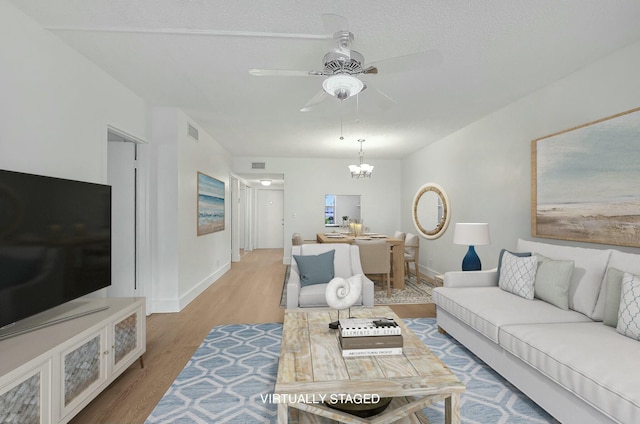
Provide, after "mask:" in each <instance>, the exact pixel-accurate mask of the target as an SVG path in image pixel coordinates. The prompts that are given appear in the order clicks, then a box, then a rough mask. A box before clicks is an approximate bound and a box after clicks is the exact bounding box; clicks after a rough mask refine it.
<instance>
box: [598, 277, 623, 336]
mask: <svg viewBox="0 0 640 424" xmlns="http://www.w3.org/2000/svg"><path fill="white" fill-rule="evenodd" d="M622 277H624V271H620V270H619V269H617V268H613V267H612V268H607V275H606V276H605V277H604V278H605V279H604V285H605V288H604V289H605V292H604V318H603V320H602V323H603V324H604V325H608V326H609V327H617V326H618V311H619V310H620V296H621V293H622Z"/></svg>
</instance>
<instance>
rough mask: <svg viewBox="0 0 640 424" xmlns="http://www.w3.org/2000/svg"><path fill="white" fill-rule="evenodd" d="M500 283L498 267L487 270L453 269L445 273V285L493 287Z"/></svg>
mask: <svg viewBox="0 0 640 424" xmlns="http://www.w3.org/2000/svg"><path fill="white" fill-rule="evenodd" d="M497 285H498V268H493V269H488V270H486V271H451V272H446V273H445V274H444V283H443V286H444V287H492V286H497Z"/></svg>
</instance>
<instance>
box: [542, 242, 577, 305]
mask: <svg viewBox="0 0 640 424" xmlns="http://www.w3.org/2000/svg"><path fill="white" fill-rule="evenodd" d="M536 257H537V258H538V270H537V271H536V281H535V284H534V289H535V297H537V298H538V299H540V300H544V301H545V302H548V303H551V304H552V305H554V306H557V307H558V308H561V309H565V310H566V309H569V285H570V284H571V274H573V267H574V262H573V261H554V260H551V259H549V258H547V257H546V256H543V255H541V254H539V253H536Z"/></svg>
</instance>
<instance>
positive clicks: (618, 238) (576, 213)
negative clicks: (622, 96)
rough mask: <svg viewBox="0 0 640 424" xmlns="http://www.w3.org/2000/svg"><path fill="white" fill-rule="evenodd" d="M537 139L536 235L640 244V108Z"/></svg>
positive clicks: (534, 147) (534, 145)
mask: <svg viewBox="0 0 640 424" xmlns="http://www.w3.org/2000/svg"><path fill="white" fill-rule="evenodd" d="M531 144H532V145H531V157H532V166H531V169H532V174H533V175H532V179H531V181H532V190H531V191H532V210H531V233H532V235H533V236H535V237H544V238H555V239H562V240H575V241H582V242H589V243H604V244H612V245H618V246H635V247H640V108H636V109H633V110H630V111H627V112H623V113H620V114H617V115H614V116H609V117H607V118H603V119H600V120H598V121H595V122H590V123H588V124H584V125H581V126H579V127H576V128H571V129H568V130H565V131H561V132H559V133H556V134H551V135H548V136H546V137H542V138H539V139H536V140H533V141H532V143H531Z"/></svg>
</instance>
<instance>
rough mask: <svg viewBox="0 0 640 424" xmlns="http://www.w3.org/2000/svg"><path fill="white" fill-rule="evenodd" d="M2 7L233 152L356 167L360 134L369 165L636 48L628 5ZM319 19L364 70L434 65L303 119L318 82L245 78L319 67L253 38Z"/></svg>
mask: <svg viewBox="0 0 640 424" xmlns="http://www.w3.org/2000/svg"><path fill="white" fill-rule="evenodd" d="M12 3H13V4H14V5H15V6H16V7H18V8H19V9H21V10H23V11H24V12H25V13H26V14H28V15H30V16H32V17H33V18H34V19H35V20H36V21H37V22H39V23H40V24H41V25H42V26H43V27H44V28H46V29H48V30H50V31H52V33H54V34H55V35H57V36H59V37H60V38H61V39H62V40H63V41H64V42H66V43H68V44H69V45H70V46H72V47H73V48H75V49H77V50H78V51H79V52H81V53H82V54H83V55H85V56H86V57H88V58H89V59H90V60H92V61H93V62H95V63H96V64H97V65H98V66H100V67H101V68H103V69H104V70H105V71H106V72H108V73H109V74H111V75H112V76H113V77H114V78H116V79H117V80H119V81H121V82H122V83H123V84H125V85H126V86H128V87H129V88H130V89H131V90H133V91H134V92H136V93H137V94H138V95H140V96H141V97H142V98H144V99H146V100H147V101H148V102H149V104H150V105H161V106H174V107H178V108H181V109H183V110H184V111H185V112H186V113H187V114H188V115H190V116H191V117H192V118H193V119H195V120H196V121H197V122H198V124H200V125H201V126H202V127H204V128H205V129H206V131H207V132H209V133H210V134H211V135H212V136H213V137H214V138H215V139H216V140H217V141H218V142H220V143H221V144H222V145H224V146H225V147H226V148H227V149H228V150H229V151H230V152H231V153H232V154H233V155H251V156H263V157H271V156H282V157H327V158H357V151H358V149H359V144H358V143H357V142H356V140H357V139H359V138H364V139H366V140H367V142H366V143H365V144H364V151H365V157H366V158H367V159H371V158H402V157H404V156H406V155H408V154H410V153H412V152H414V151H416V150H418V149H420V148H421V147H423V146H425V145H427V144H429V143H431V142H433V141H435V140H438V139H440V138H442V137H444V136H446V135H448V134H451V133H452V132H454V131H456V130H458V129H459V128H462V127H464V126H465V125H467V124H469V123H471V122H473V121H475V120H478V119H480V118H482V117H483V116H485V115H487V114H489V113H491V112H493V111H495V110H497V109H499V108H502V107H504V106H505V105H507V104H509V103H510V102H512V101H514V100H516V99H518V98H520V97H522V96H524V95H526V94H528V93H530V92H532V91H534V90H537V89H539V88H541V87H544V86H546V85H548V84H550V83H552V82H554V81H556V80H558V79H560V78H563V77H565V76H567V75H569V74H570V73H572V72H574V71H576V70H578V69H580V68H582V67H584V66H586V65H588V64H589V63H592V62H594V61H596V60H597V59H599V58H601V57H604V56H606V55H608V54H610V53H612V52H614V51H616V50H618V49H620V48H622V47H624V46H626V45H628V44H631V43H633V42H635V41H637V40H640V25H638V22H640V2H639V1H637V0H626V1H625V0H618V1H615V2H610V1H602V0H567V1H557V0H536V1H531V0H493V1H469V0H467V1H456V0H451V1H443V0H403V1H398V0H387V1H375V0H351V1H343V0H342V1H326V0H314V1H309V0H303V1H296V2H292V1H285V0H273V1H247V0H240V1H205V0H199V1H196V0H192V1H188V0H180V1H177V0H136V1H131V0H111V1H98V0H84V1H80V0H56V1H51V0H12ZM327 13H332V14H338V15H341V16H344V17H345V18H347V20H348V22H349V28H350V30H351V32H353V34H354V35H355V41H354V44H353V47H352V48H353V49H354V50H357V51H359V52H360V53H362V54H363V55H364V57H365V63H369V62H373V61H379V60H383V59H388V58H393V57H397V56H403V55H407V54H411V53H415V52H420V51H425V50H432V49H435V50H437V51H439V52H440V54H441V55H442V58H443V59H442V63H441V64H439V65H437V66H431V67H427V68H423V69H417V70H414V71H407V72H395V73H393V72H391V71H392V70H393V68H392V67H388V68H387V69H388V72H387V73H386V74H385V72H384V71H385V68H384V66H382V65H381V66H380V73H379V74H378V75H365V76H363V77H362V79H363V80H365V81H366V84H367V85H368V87H369V88H368V89H367V90H365V91H364V92H363V93H362V94H361V95H359V96H358V97H357V98H351V99H348V100H346V101H344V102H340V101H338V100H337V99H335V98H329V99H328V100H327V101H325V102H323V103H322V104H320V105H319V106H318V107H316V108H315V109H314V110H313V111H311V112H307V113H302V112H300V111H299V109H300V108H301V107H302V106H303V105H304V104H305V103H306V102H307V101H308V100H310V99H311V98H312V97H313V96H314V95H315V94H316V93H317V92H318V91H319V90H320V88H321V83H322V79H323V77H255V76H250V75H249V73H248V70H249V69H252V68H263V69H294V70H296V69H297V70H312V69H313V70H320V69H321V68H322V63H321V62H322V57H323V56H324V54H325V53H326V52H327V51H329V49H330V48H332V47H333V45H334V44H333V41H332V40H331V39H322V38H319V39H313V38H311V37H309V38H295V37H264V36H263V35H265V34H264V33H283V34H310V35H319V36H321V35H328V34H326V31H325V28H324V26H323V22H322V19H321V16H322V14H327ZM168 30H172V31H168ZM173 30H175V31H173ZM184 30H188V31H193V32H200V33H199V34H197V35H188V34H180V33H179V32H183V31H184ZM247 33H254V35H249V36H247ZM256 33H260V34H256ZM378 90H380V91H382V92H384V93H385V94H387V95H388V96H390V97H392V98H393V99H394V100H395V101H396V104H392V103H389V102H386V101H384V97H382V95H381V94H379V92H378ZM341 121H342V123H343V124H342V127H343V135H344V140H340V139H339V137H340V130H341Z"/></svg>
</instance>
